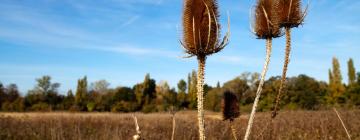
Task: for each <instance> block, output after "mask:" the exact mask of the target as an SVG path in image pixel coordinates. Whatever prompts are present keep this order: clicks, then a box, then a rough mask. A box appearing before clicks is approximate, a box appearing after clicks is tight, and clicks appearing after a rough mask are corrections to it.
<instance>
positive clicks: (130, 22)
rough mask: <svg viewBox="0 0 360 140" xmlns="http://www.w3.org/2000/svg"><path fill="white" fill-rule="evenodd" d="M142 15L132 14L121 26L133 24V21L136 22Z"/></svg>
mask: <svg viewBox="0 0 360 140" xmlns="http://www.w3.org/2000/svg"><path fill="white" fill-rule="evenodd" d="M139 18H140V16H139V15H135V16H132V17H131V18H130V19H128V20H127V21H125V22H124V23H123V24H121V27H125V26H128V25H130V24H132V23H133V22H135V21H136V20H137V19H139Z"/></svg>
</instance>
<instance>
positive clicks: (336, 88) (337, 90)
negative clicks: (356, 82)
mask: <svg viewBox="0 0 360 140" xmlns="http://www.w3.org/2000/svg"><path fill="white" fill-rule="evenodd" d="M332 65H333V66H332V73H331V77H330V79H331V81H330V82H331V83H330V84H329V91H330V96H329V97H328V99H329V100H328V102H329V103H330V104H333V103H343V102H344V99H343V98H344V92H345V87H344V85H343V84H342V76H341V71H340V63H339V60H338V59H337V58H336V57H333V60H332Z"/></svg>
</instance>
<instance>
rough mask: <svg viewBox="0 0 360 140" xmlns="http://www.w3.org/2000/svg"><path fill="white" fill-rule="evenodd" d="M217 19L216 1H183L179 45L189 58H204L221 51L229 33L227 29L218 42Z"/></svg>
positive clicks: (226, 42) (218, 28) (218, 24)
mask: <svg viewBox="0 0 360 140" xmlns="http://www.w3.org/2000/svg"><path fill="white" fill-rule="evenodd" d="M218 18H219V12H218V6H217V2H216V0H184V9H183V39H182V40H181V41H180V43H181V45H182V46H183V47H184V48H185V52H186V53H188V54H189V55H190V56H189V57H191V56H198V57H206V56H207V55H211V54H213V53H217V52H219V51H221V50H222V49H223V48H224V47H225V46H226V45H227V44H228V40H229V35H230V31H229V29H228V32H227V33H226V35H225V36H224V38H223V40H220V23H219V20H218ZM228 26H229V23H228ZM229 28H230V27H229Z"/></svg>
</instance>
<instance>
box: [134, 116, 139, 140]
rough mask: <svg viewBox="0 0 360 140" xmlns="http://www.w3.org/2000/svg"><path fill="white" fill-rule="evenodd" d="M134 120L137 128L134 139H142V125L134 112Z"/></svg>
mask: <svg viewBox="0 0 360 140" xmlns="http://www.w3.org/2000/svg"><path fill="white" fill-rule="evenodd" d="M132 117H133V119H134V122H135V130H136V134H135V135H134V136H133V140H140V139H141V135H140V134H141V131H140V127H139V124H138V121H137V118H136V116H135V115H134V114H133V115H132Z"/></svg>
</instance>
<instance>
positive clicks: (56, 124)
mask: <svg viewBox="0 0 360 140" xmlns="http://www.w3.org/2000/svg"><path fill="white" fill-rule="evenodd" d="M339 113H340V114H341V116H342V119H343V121H344V123H345V124H346V126H347V128H348V130H349V132H350V135H351V136H352V138H353V139H354V140H358V139H360V133H358V132H360V117H359V116H360V110H351V111H345V110H339ZM136 116H137V118H138V122H139V125H140V129H141V134H142V137H143V138H144V139H146V140H159V139H162V140H166V139H170V138H171V133H172V131H171V130H172V118H171V114H168V113H153V114H140V113H139V114H136ZM247 117H248V116H247V115H245V116H244V115H241V116H240V118H238V119H236V120H235V123H234V124H235V128H236V130H238V132H237V134H238V138H242V137H244V133H245V129H246V127H245V126H246V123H247ZM205 119H206V136H207V138H208V139H209V140H219V139H221V140H231V139H232V138H233V137H232V134H231V129H230V127H229V126H228V125H229V123H227V122H224V121H222V119H221V114H220V113H213V112H206V117H205ZM269 120H270V112H268V113H258V115H257V116H256V119H255V123H254V127H253V133H252V134H251V137H250V138H251V139H256V140H271V139H281V140H288V139H289V140H304V139H306V140H318V139H324V140H331V139H333V140H343V139H344V140H345V139H347V135H346V133H345V132H344V129H343V128H342V125H341V123H340V122H339V120H338V118H337V115H336V114H335V113H334V112H333V111H332V110H329V111H287V112H281V113H280V114H279V116H278V117H277V118H276V119H275V120H274V123H273V124H271V123H269V122H271V121H269ZM271 126H273V127H274V129H273V130H270V129H267V128H269V127H271ZM197 132H198V130H197V119H196V112H192V111H188V112H179V113H177V114H176V132H175V140H192V139H194V140H195V139H198V137H197V136H198V133H197ZM134 134H136V132H135V128H134V121H133V118H132V115H131V114H116V113H62V112H56V113H0V139H1V140H7V139H11V140H35V139H44V140H47V139H49V140H50V139H55V140H62V139H66V140H71V139H76V140H80V139H83V140H85V139H86V140H129V139H131V138H132V136H133V135H134Z"/></svg>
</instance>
